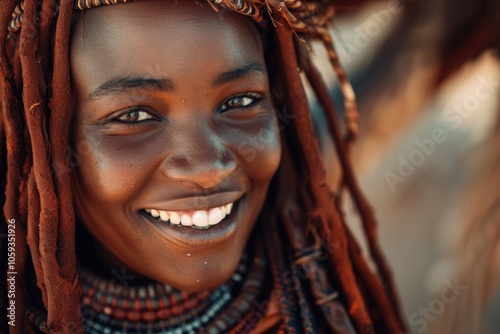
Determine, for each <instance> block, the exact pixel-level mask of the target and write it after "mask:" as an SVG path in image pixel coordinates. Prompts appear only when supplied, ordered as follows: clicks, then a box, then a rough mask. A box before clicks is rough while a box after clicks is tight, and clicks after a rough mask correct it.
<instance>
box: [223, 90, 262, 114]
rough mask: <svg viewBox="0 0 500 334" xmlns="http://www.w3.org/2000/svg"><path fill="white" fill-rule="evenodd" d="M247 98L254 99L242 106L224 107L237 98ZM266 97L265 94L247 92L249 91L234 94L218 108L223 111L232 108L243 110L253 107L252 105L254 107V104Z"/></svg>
mask: <svg viewBox="0 0 500 334" xmlns="http://www.w3.org/2000/svg"><path fill="white" fill-rule="evenodd" d="M245 98H247V99H252V100H253V101H251V102H250V103H249V104H248V105H244V106H241V107H226V108H225V109H223V107H224V105H226V104H227V103H229V102H230V101H232V100H235V99H245ZM264 98H265V96H264V95H263V94H260V93H256V92H247V93H243V94H237V95H233V96H231V97H229V98H228V99H226V100H225V101H224V102H223V103H222V104H221V106H220V107H219V108H218V109H217V112H219V113H223V112H226V111H228V110H231V109H240V110H241V109H247V108H251V107H253V105H254V104H256V103H258V102H260V101H262V100H263V99H264Z"/></svg>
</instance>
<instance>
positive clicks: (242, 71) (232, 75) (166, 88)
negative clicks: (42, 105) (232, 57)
mask: <svg viewBox="0 0 500 334" xmlns="http://www.w3.org/2000/svg"><path fill="white" fill-rule="evenodd" d="M252 73H257V74H266V75H267V70H266V68H265V67H264V66H263V65H262V64H260V63H258V62H251V63H248V64H246V65H244V66H242V67H239V68H235V69H232V70H229V71H226V72H223V73H221V74H219V75H218V76H217V78H215V79H214V80H213V81H212V86H214V87H220V86H222V85H225V84H227V83H230V82H232V81H236V80H239V79H242V78H244V77H246V76H248V75H250V74H252ZM131 89H141V90H156V91H162V92H173V91H175V84H174V82H173V80H172V79H168V78H142V77H116V78H113V79H110V80H108V81H106V82H104V83H103V84H101V85H100V86H99V87H97V88H96V89H95V90H94V91H93V92H92V93H90V94H89V96H88V98H89V99H94V98H97V97H100V96H105V95H116V94H120V93H123V92H125V91H127V90H131Z"/></svg>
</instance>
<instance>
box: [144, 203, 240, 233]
mask: <svg viewBox="0 0 500 334" xmlns="http://www.w3.org/2000/svg"><path fill="white" fill-rule="evenodd" d="M237 202H239V200H238V201H236V202H231V203H227V204H225V205H221V206H218V207H214V208H210V209H207V210H195V211H163V210H157V209H144V210H143V211H144V213H145V214H146V215H148V216H150V217H152V218H153V219H155V220H157V221H160V222H162V223H165V224H168V225H172V226H177V227H192V228H196V229H208V228H210V227H211V226H214V225H217V224H219V223H221V222H223V221H224V220H225V219H227V217H229V216H230V215H231V212H232V211H233V207H234V205H235V204H237Z"/></svg>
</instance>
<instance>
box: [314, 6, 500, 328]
mask: <svg viewBox="0 0 500 334" xmlns="http://www.w3.org/2000/svg"><path fill="white" fill-rule="evenodd" d="M344 2H345V3H347V1H344ZM332 33H333V35H334V38H335V42H336V48H337V52H338V54H339V55H340V58H341V63H342V64H343V65H344V67H345V68H346V70H347V72H348V73H349V77H350V78H351V81H352V83H353V86H354V88H355V91H356V93H357V100H358V107H359V112H360V114H361V129H362V132H361V137H360V138H359V140H358V142H357V144H356V146H355V147H354V148H353V151H352V160H353V161H354V165H355V166H356V168H357V173H358V175H359V178H360V183H361V186H362V188H363V189H364V191H365V193H366V195H367V196H368V198H369V199H370V200H371V203H372V205H373V207H374V208H375V211H376V215H377V218H378V222H379V233H380V238H381V243H382V246H383V248H384V250H385V253H386V255H387V257H388V260H389V262H390V263H391V265H392V268H393V272H394V276H395V279H396V282H397V284H398V287H399V290H400V292H401V300H402V305H403V308H404V315H405V316H406V319H407V321H408V327H409V329H410V330H411V332H412V333H436V334H448V333H449V334H452V333H453V334H462V333H463V334H479V333H481V334H482V333H500V61H499V54H498V49H499V48H498V46H499V45H500V43H499V35H500V2H499V1H473V0H468V1H465V0H461V1H450V0H438V1H430V0H418V1H406V2H401V3H400V2H398V1H388V2H373V1H369V2H367V3H364V4H357V5H356V6H355V7H354V8H353V9H350V10H347V11H345V12H342V13H340V14H339V16H338V17H337V20H336V23H335V25H334V29H333V31H332ZM316 61H317V63H318V64H319V66H320V68H321V69H322V70H323V73H324V75H325V77H328V78H330V80H329V81H330V82H331V88H332V92H333V93H332V94H333V96H334V98H335V100H336V101H337V102H341V101H342V98H341V95H340V92H339V91H338V88H337V86H336V81H335V76H334V74H333V72H332V71H331V70H330V69H329V66H328V63H327V61H325V56H324V55H323V54H321V52H319V51H318V53H317V59H316ZM312 103H313V104H314V101H313V102H312ZM338 109H339V112H341V111H342V106H341V103H339V104H338ZM316 110H317V111H318V115H319V116H318V118H319V119H320V118H321V115H320V111H319V109H316ZM318 124H322V123H321V122H318ZM318 131H320V132H324V133H326V132H327V131H328V130H327V129H326V128H322V127H321V125H318ZM324 137H325V138H326V136H324ZM322 144H323V151H324V155H325V161H326V163H327V164H328V166H332V165H333V164H335V154H334V153H333V152H334V150H333V144H332V142H331V141H328V140H326V139H325V140H324V142H323V143H322ZM335 170H336V169H335V168H329V178H330V182H331V183H332V184H335V183H336V182H338V178H339V175H336V174H335ZM346 210H347V214H348V215H349V216H350V217H352V219H351V221H352V228H353V230H354V231H357V232H359V224H358V222H357V221H356V218H355V217H356V215H355V214H354V213H353V212H352V210H353V209H352V206H351V205H349V203H347V204H346Z"/></svg>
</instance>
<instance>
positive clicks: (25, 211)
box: [0, 0, 404, 333]
mask: <svg viewBox="0 0 500 334" xmlns="http://www.w3.org/2000/svg"><path fill="white" fill-rule="evenodd" d="M115 2H119V1H110V0H96V1H85V0H80V1H75V3H73V1H61V2H60V3H59V2H58V1H56V0H43V1H36V0H32V1H24V2H22V3H18V0H5V1H4V3H3V4H2V7H1V8H0V71H1V72H0V75H1V80H2V81H1V88H2V108H1V110H2V118H3V119H2V121H3V122H0V125H1V126H2V127H3V129H2V130H4V132H5V135H6V145H7V146H6V147H7V163H8V166H7V184H6V188H5V194H6V201H5V205H4V214H5V216H6V217H7V218H9V219H11V218H13V219H15V220H16V222H18V223H17V225H16V228H17V230H16V234H17V235H16V237H17V241H18V242H17V249H16V266H17V271H18V275H19V276H18V280H19V281H18V282H19V284H20V285H21V286H22V287H23V289H18V290H17V291H16V296H15V302H16V305H17V312H18V313H17V317H18V318H19V319H23V318H24V317H23V314H22V312H23V311H24V303H23V301H24V300H25V299H26V296H25V294H26V293H27V291H26V288H25V285H26V284H25V282H21V281H20V279H22V277H23V272H24V270H25V267H26V266H27V265H32V266H33V268H34V271H35V274H36V280H37V285H38V288H39V289H40V290H41V293H42V300H43V304H44V307H45V309H46V310H47V322H46V323H47V328H46V330H47V331H49V332H54V333H55V332H63V333H70V332H71V333H82V332H83V327H82V326H81V316H80V292H81V291H80V290H81V289H80V287H79V285H78V280H77V274H76V256H75V218H74V208H73V205H72V193H71V188H70V180H69V172H70V169H69V167H68V163H67V152H66V148H67V147H69V144H70V143H69V132H70V117H71V110H70V101H71V94H70V75H69V59H68V53H69V52H68V47H69V40H70V29H71V19H72V14H73V11H74V10H75V9H77V10H84V9H88V8H91V7H95V6H99V5H106V4H111V3H115ZM123 2H126V1H125V0H123ZM332 2H333V1H332ZM332 2H324V3H323V2H316V1H305V0H304V1H301V0H285V1H281V0H266V1H264V0H255V1H232V0H215V1H213V3H212V2H209V3H210V4H211V5H212V6H213V7H214V8H216V7H217V6H222V7H226V8H229V9H231V10H234V11H236V12H238V13H241V14H243V15H246V16H250V17H252V18H253V19H254V20H255V21H257V22H260V23H262V20H263V13H262V11H267V12H268V13H269V15H270V17H271V20H272V23H273V25H274V29H273V33H271V34H270V35H272V36H271V37H270V38H272V39H273V40H271V41H268V43H269V44H274V45H276V46H277V48H278V50H279V52H278V53H277V54H276V53H275V54H273V55H272V56H271V57H273V58H274V61H273V63H275V64H278V65H279V66H278V67H279V68H276V71H277V73H279V74H280V75H281V79H280V81H282V82H284V85H285V87H284V91H285V104H286V106H287V107H288V108H289V110H291V112H292V114H293V115H294V117H295V119H296V123H295V124H293V126H291V127H289V129H287V136H288V137H289V138H291V139H290V141H291V142H294V143H296V144H297V145H298V149H299V150H298V153H294V154H291V152H290V151H289V152H288V153H285V154H288V155H293V156H294V157H293V158H291V159H292V160H294V161H295V162H296V166H295V167H289V169H290V171H291V172H292V173H294V176H295V179H296V180H304V179H305V180H307V184H306V185H305V187H306V190H307V191H304V189H303V188H304V185H302V184H298V185H296V189H292V192H294V193H295V194H296V196H295V198H296V199H297V201H295V202H293V201H292V202H290V201H289V202H287V203H284V202H283V201H282V202H281V203H280V204H281V205H282V209H280V213H279V214H278V216H276V217H273V219H275V220H277V221H280V222H282V224H281V227H280V226H274V229H275V230H274V231H273V232H272V233H270V234H269V236H268V237H267V238H268V242H267V243H268V246H270V245H274V246H273V247H274V249H273V250H274V252H273V254H274V256H272V257H273V259H274V260H272V261H271V264H272V268H273V272H274V273H275V275H274V276H275V280H276V281H277V282H275V283H276V284H275V285H276V286H278V287H279V286H281V287H282V290H283V293H282V295H281V298H280V306H281V309H282V315H283V318H284V319H285V322H286V323H287V330H288V331H289V332H301V330H299V329H297V330H296V331H295V330H294V327H295V326H299V325H300V326H303V328H304V330H305V331H306V332H307V331H310V330H311V328H312V327H313V325H312V324H311V319H309V318H308V317H307V312H306V311H305V309H304V310H302V312H301V313H300V315H299V317H301V318H300V319H293V317H294V316H295V315H294V314H295V313H297V312H296V310H295V311H294V310H293V306H290V305H291V304H293V303H292V302H291V300H290V298H292V297H291V295H292V294H294V292H293V291H289V290H290V287H289V286H287V285H286V284H281V285H280V282H279V280H280V278H279V277H278V276H279V271H280V270H281V269H283V268H284V266H285V265H284V263H283V261H284V260H286V259H287V256H288V255H286V254H285V253H280V246H279V245H281V244H282V243H283V241H280V236H279V231H278V229H281V228H282V229H284V230H285V231H286V232H287V235H288V240H287V241H286V242H284V243H285V244H287V245H289V246H291V247H292V249H293V252H294V255H295V259H294V265H293V268H292V269H293V271H294V273H296V272H297V270H298V268H302V269H303V270H304V271H306V272H307V281H308V284H307V285H308V288H307V289H309V290H308V291H311V293H312V295H313V296H314V298H315V302H316V305H318V307H319V308H320V309H321V313H322V315H323V318H324V321H325V323H327V324H328V326H329V328H330V331H332V332H340V333H342V332H346V333H347V332H349V329H348V328H341V327H339V322H338V321H337V319H336V317H338V316H339V314H341V313H342V311H343V306H342V302H341V300H342V301H343V303H345V304H346V305H347V307H348V314H349V316H350V318H351V319H352V321H353V324H354V327H355V328H356V330H357V331H358V332H359V333H372V332H375V331H377V332H378V331H383V332H384V333H400V332H402V331H403V330H404V323H403V321H402V318H401V316H400V314H399V306H398V302H397V297H396V293H395V290H394V287H393V282H392V278H391V274H390V271H389V269H388V267H387V265H386V263H385V261H384V259H383V256H382V254H381V251H380V248H379V246H378V243H377V239H376V235H375V221H374V218H373V213H372V211H371V209H370V207H369V205H368V204H367V202H366V200H365V199H364V197H363V196H362V194H361V192H360V190H359V187H358V185H357V183H356V180H355V178H354V176H353V172H352V168H351V164H350V161H349V158H348V146H349V144H350V143H351V142H352V140H353V139H354V138H355V136H356V134H357V122H358V120H357V118H358V116H357V112H356V105H355V101H354V93H353V90H352V88H351V86H350V84H349V82H348V80H347V78H346V75H345V73H344V71H343V70H342V68H341V67H340V65H339V62H338V57H337V54H336V52H335V50H334V48H333V43H332V40H331V37H330V35H329V33H328V30H327V26H328V24H329V23H330V21H331V19H332V17H333V14H334V12H335V10H334V6H333V5H334V4H333V3H332ZM56 12H57V13H58V14H54V13H56ZM13 13H14V14H13ZM21 14H22V16H21ZM9 25H10V32H9V30H8V28H7V27H8V26H9ZM21 26H22V27H21ZM270 28H272V27H270ZM18 31H20V33H18ZM52 37H54V41H53V46H54V47H53V50H52V49H50V45H52V44H51V38H52ZM311 39H317V40H320V41H322V42H323V43H324V45H325V47H326V49H327V51H328V55H329V59H330V61H331V64H332V66H333V68H334V70H335V72H336V73H337V77H338V79H339V83H340V87H341V89H342V92H343V95H344V102H345V103H344V104H345V108H346V124H347V134H346V136H345V137H342V135H341V131H340V126H339V122H338V120H337V118H336V112H335V110H334V107H333V103H332V101H331V100H330V98H329V97H328V92H327V89H326V86H325V84H324V83H323V81H322V78H321V75H320V74H319V73H318V71H317V70H316V69H315V67H314V65H313V64H312V63H311V62H310V60H309V58H308V57H307V55H306V56H304V44H303V42H304V41H308V40H311ZM273 42H274V43H273ZM15 52H18V53H19V55H14V53H15ZM17 61H19V62H20V64H18V63H17ZM19 68H20V69H21V73H17V72H16V71H18V69H19ZM301 71H304V72H305V74H306V77H307V80H308V81H309V82H310V84H311V86H312V87H313V89H314V91H315V93H316V95H317V97H318V99H319V101H320V102H321V104H322V105H323V108H324V109H325V112H326V114H327V118H328V122H329V126H330V131H331V133H332V134H333V137H334V140H335V143H336V149H337V154H338V157H339V160H340V161H341V166H342V172H343V178H344V182H343V184H342V187H343V188H345V189H347V190H348V191H349V193H350V194H351V196H352V197H353V199H354V202H355V203H356V205H357V208H358V210H359V213H360V216H361V218H362V221H363V226H364V231H365V235H366V238H367V240H368V244H369V249H370V253H371V257H372V258H373V260H374V261H375V264H376V266H377V268H378V275H377V274H375V273H373V272H372V270H371V269H370V268H369V266H368V263H367V261H366V260H365V258H364V257H363V256H362V254H361V251H360V248H359V247H358V245H357V243H356V241H355V239H354V238H353V236H352V235H351V234H350V232H349V230H348V228H347V226H346V223H345V220H344V217H343V215H342V212H341V208H340V204H339V203H340V201H339V200H338V195H335V194H334V193H332V191H331V189H329V187H328V186H327V184H326V178H325V170H324V168H323V163H322V159H321V155H320V151H319V148H318V141H317V138H316V135H315V133H314V130H313V126H312V120H311V113H310V110H309V107H308V103H307V99H306V96H305V93H304V89H303V83H302V81H301V77H300V72H301ZM21 77H22V80H20V78H21ZM0 133H1V132H0ZM303 221H306V223H305V224H304V223H303ZM322 237H325V238H326V243H327V244H328V245H329V248H330V249H331V252H330V253H331V257H330V261H329V262H324V263H321V265H320V264H319V263H318V261H317V259H316V257H315V255H317V254H318V252H321V249H320V248H319V245H322V244H325V241H323V240H322ZM25 239H27V243H28V245H27V246H26V245H25V244H24V243H23V240H25ZM281 239H282V238H281ZM310 240H312V243H311V242H310ZM28 249H29V255H30V256H31V259H30V260H28ZM283 249H285V250H286V249H287V248H286V247H282V248H281V250H283ZM306 269H307V270H306ZM328 277H334V278H335V279H333V278H328ZM334 286H337V287H338V288H337V290H339V292H337V291H335V289H334ZM297 290H298V291H296V292H295V293H296V294H297V295H296V297H293V298H297V299H298V300H299V303H300V301H301V300H302V301H303V300H305V299H306V297H305V295H304V293H303V292H302V290H301V289H300V288H297ZM339 295H340V296H341V298H339ZM300 304H301V305H304V303H300ZM339 312H340V313H339ZM22 327H23V326H21V324H19V326H16V327H11V328H10V330H11V332H12V333H22V332H23V329H22Z"/></svg>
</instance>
